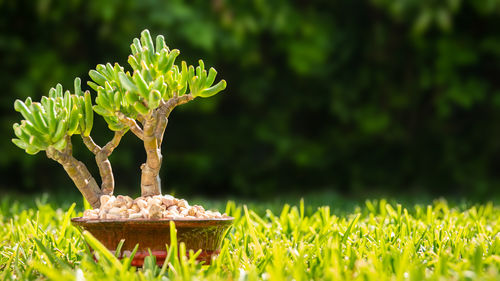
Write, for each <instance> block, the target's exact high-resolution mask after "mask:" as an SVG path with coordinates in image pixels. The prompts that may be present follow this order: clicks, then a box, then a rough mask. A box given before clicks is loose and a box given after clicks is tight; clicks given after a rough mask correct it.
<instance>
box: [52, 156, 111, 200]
mask: <svg viewBox="0 0 500 281" xmlns="http://www.w3.org/2000/svg"><path fill="white" fill-rule="evenodd" d="M47 156H48V157H49V158H51V159H54V160H55V161H57V162H59V164H61V165H62V166H63V168H64V170H65V171H66V173H68V175H69V177H70V178H71V179H72V180H73V182H74V183H75V185H76V187H77V188H78V190H80V192H81V193H82V195H83V197H85V199H86V200H87V201H88V202H89V204H90V205H91V206H92V208H94V209H95V208H99V206H100V204H101V202H100V201H99V198H100V197H101V195H102V193H101V190H100V188H99V185H98V184H97V182H96V181H95V179H94V178H93V177H92V175H91V174H90V172H89V171H88V169H87V167H85V164H83V163H82V162H80V161H78V160H76V159H75V158H74V157H73V156H72V155H70V154H66V153H62V152H59V151H57V150H56V149H54V148H52V147H49V149H47Z"/></svg>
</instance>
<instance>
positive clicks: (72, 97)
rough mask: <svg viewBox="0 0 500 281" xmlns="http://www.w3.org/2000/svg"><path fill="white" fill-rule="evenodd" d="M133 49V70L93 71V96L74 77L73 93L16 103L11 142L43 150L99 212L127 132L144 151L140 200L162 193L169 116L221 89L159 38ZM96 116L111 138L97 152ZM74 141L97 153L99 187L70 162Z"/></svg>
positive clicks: (144, 39)
mask: <svg viewBox="0 0 500 281" xmlns="http://www.w3.org/2000/svg"><path fill="white" fill-rule="evenodd" d="M131 50H132V54H131V55H130V56H129V58H128V63H129V64H130V66H131V68H132V69H131V70H130V71H126V70H125V69H124V68H123V67H122V66H120V65H119V64H117V63H115V64H114V65H112V64H110V63H108V64H106V65H98V66H97V67H96V69H95V70H90V72H89V75H90V77H91V79H92V80H93V81H89V82H88V85H89V86H90V87H91V88H92V89H93V90H94V93H93V94H91V92H90V91H85V92H83V91H82V89H81V81H80V79H79V78H76V79H75V82H74V90H73V92H70V91H68V90H67V91H63V88H62V86H61V85H60V84H58V85H57V86H56V87H55V88H52V89H50V91H49V94H48V96H43V97H42V98H41V101H40V102H34V101H32V99H31V98H27V99H26V100H25V101H24V102H23V101H21V100H16V101H15V103H14V108H15V110H16V111H18V112H20V113H21V115H22V116H23V118H24V119H23V120H21V121H20V123H16V124H14V126H13V127H14V133H15V135H16V137H17V138H14V139H13V140H12V142H13V143H14V144H15V145H17V146H18V147H20V148H22V149H24V150H25V151H26V152H27V153H28V154H36V153H38V152H40V151H45V153H46V154H47V157H49V158H51V159H53V160H55V161H57V162H58V163H59V164H61V165H62V166H63V168H64V169H65V171H66V172H67V173H68V175H69V176H70V178H71V179H72V180H73V182H74V183H75V185H76V187H77V188H78V189H79V190H80V192H81V193H82V195H83V196H84V197H85V199H86V200H87V201H88V202H89V203H90V205H91V206H92V207H93V208H99V207H100V205H101V201H102V200H100V198H101V196H102V195H112V194H113V190H114V186H115V182H114V177H113V171H112V168H111V163H110V161H109V159H108V157H109V156H110V155H111V153H112V152H113V150H114V149H115V148H116V147H117V146H118V144H119V143H120V140H121V138H122V137H123V135H124V134H125V133H127V132H128V131H131V132H132V133H133V134H134V135H135V136H137V138H139V139H140V140H141V141H142V142H143V143H144V149H145V152H146V162H145V163H144V164H142V165H141V195H142V196H143V197H148V196H155V195H160V194H161V181H160V177H159V172H160V168H161V164H162V154H161V144H162V140H163V137H164V133H165V129H166V127H167V123H168V118H169V116H170V113H171V112H172V110H173V109H174V108H175V107H176V106H178V105H181V104H184V103H187V102H189V101H191V100H193V99H195V98H197V97H202V98H207V97H211V96H213V95H215V94H217V93H219V92H220V91H222V90H224V89H225V88H226V82H225V81H224V80H221V81H219V82H218V83H216V84H215V85H214V82H215V77H216V75H217V71H216V70H215V69H214V68H210V69H209V70H208V71H207V70H206V69H205V66H204V63H203V61H202V60H200V61H199V65H198V66H196V67H194V66H192V65H189V66H188V65H187V63H186V62H185V61H182V62H181V63H180V64H176V63H175V60H176V58H177V56H179V54H180V52H179V50H177V49H173V50H170V49H169V48H168V47H167V45H166V44H165V39H164V37H163V36H161V35H159V36H157V37H156V42H155V43H154V42H153V40H152V38H151V35H150V33H149V31H148V30H144V31H143V32H142V33H141V38H140V40H139V39H137V38H135V39H134V40H133V44H132V45H131ZM92 95H94V96H95V104H94V103H92ZM94 112H95V113H97V114H98V115H100V116H102V117H103V118H104V120H105V121H106V123H107V125H108V127H109V129H110V130H112V131H113V132H114V136H113V138H112V139H111V140H110V141H109V142H108V143H106V144H105V145H104V146H102V147H101V146H99V145H97V144H96V143H95V142H94V140H93V139H92V137H91V135H90V133H91V131H92V125H93V120H94ZM73 135H79V136H80V137H81V138H82V140H83V143H84V144H85V145H86V147H87V148H88V149H89V150H90V151H91V152H92V153H93V154H94V155H95V160H96V164H97V166H98V168H99V174H100V177H101V185H100V186H99V185H98V183H97V182H96V180H95V178H94V177H93V176H92V175H91V174H90V172H89V170H88V169H87V167H86V166H85V164H84V163H82V162H81V161H78V160H77V159H76V158H75V157H74V156H73V153H72V136H73Z"/></svg>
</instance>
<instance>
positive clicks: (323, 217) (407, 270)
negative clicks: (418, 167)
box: [0, 200, 500, 281]
mask: <svg viewBox="0 0 500 281" xmlns="http://www.w3.org/2000/svg"><path fill="white" fill-rule="evenodd" d="M20 206H22V205H20V204H19V203H12V202H9V203H8V204H7V203H5V200H4V202H3V204H2V205H1V206H0V237H1V238H0V241H1V244H0V269H1V273H0V279H2V280H18V279H23V280H37V279H42V280H45V279H51V280H190V279H197V280H221V279H224V280H257V279H265V280H273V281H274V280H377V281H379V280H425V279H429V280H499V279H500V273H499V269H500V234H499V232H500V208H499V207H498V206H495V205H494V204H493V203H488V204H483V205H465V204H461V205H457V206H453V207H452V206H451V205H450V204H448V203H447V202H445V201H443V200H438V201H434V202H433V203H432V204H431V205H412V206H402V205H398V204H389V203H387V202H386V201H385V200H374V201H367V202H366V203H365V204H364V205H362V206H360V207H357V208H354V209H353V210H351V211H349V212H348V213H347V214H334V213H332V211H331V210H330V208H329V207H327V206H325V207H320V208H317V209H311V208H310V207H308V204H307V202H306V203H305V204H303V203H301V204H298V206H293V207H292V206H289V205H284V206H282V207H280V208H279V209H281V211H280V212H272V211H270V210H268V211H267V212H266V211H259V214H258V213H256V212H254V211H252V207H250V208H246V207H244V206H240V205H236V204H234V203H232V202H229V203H228V204H227V206H226V211H227V212H228V213H229V214H230V215H232V216H234V217H235V218H236V219H235V224H234V227H233V228H232V229H231V231H230V232H229V234H228V235H227V237H226V239H225V240H224V242H223V245H222V249H221V253H220V255H219V256H218V257H217V258H216V259H215V260H214V261H213V262H212V265H210V266H206V265H202V264H199V263H196V262H195V259H194V257H193V256H192V255H191V256H190V255H189V254H188V255H187V256H186V255H182V254H181V257H180V258H178V255H177V254H175V253H176V252H179V253H184V252H185V249H184V248H183V247H184V245H183V244H180V245H175V246H174V247H170V256H169V257H168V258H167V260H168V261H169V266H164V267H158V266H156V264H155V262H154V260H153V258H148V259H147V260H146V265H145V267H144V268H143V269H142V270H136V269H135V268H134V267H131V266H130V259H124V260H118V259H116V258H115V257H114V256H113V255H112V254H111V253H110V252H108V251H106V250H105V249H104V248H103V247H102V245H100V243H99V242H98V241H96V240H95V239H93V237H92V236H91V235H89V234H88V233H83V234H82V233H80V232H79V231H78V230H77V229H76V228H74V227H72V226H71V224H70V222H69V219H70V218H71V217H74V216H78V215H81V212H79V211H78V212H77V211H75V210H74V209H73V206H72V207H70V208H69V209H67V210H64V211H63V210H61V209H53V207H51V205H50V204H47V203H40V202H39V203H38V204H36V207H33V208H29V207H28V208H23V207H20ZM275 209H276V208H275ZM85 241H86V242H87V243H85ZM87 244H88V245H90V246H91V248H93V249H95V251H96V252H97V253H98V255H99V256H100V261H99V263H96V262H95V261H94V259H93V256H92V254H91V253H90V249H89V248H87V246H86V245H87Z"/></svg>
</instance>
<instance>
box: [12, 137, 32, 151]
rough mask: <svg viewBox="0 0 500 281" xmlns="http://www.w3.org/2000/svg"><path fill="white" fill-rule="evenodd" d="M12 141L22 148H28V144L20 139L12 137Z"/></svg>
mask: <svg viewBox="0 0 500 281" xmlns="http://www.w3.org/2000/svg"><path fill="white" fill-rule="evenodd" d="M12 142H13V143H14V144H15V145H16V146H18V147H19V148H21V149H26V148H27V147H28V144H27V143H25V142H24V141H22V140H20V139H12Z"/></svg>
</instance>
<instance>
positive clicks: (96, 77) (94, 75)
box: [89, 69, 106, 86]
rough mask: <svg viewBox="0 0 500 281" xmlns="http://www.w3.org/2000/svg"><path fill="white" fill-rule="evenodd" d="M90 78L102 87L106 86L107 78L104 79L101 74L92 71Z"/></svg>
mask: <svg viewBox="0 0 500 281" xmlns="http://www.w3.org/2000/svg"><path fill="white" fill-rule="evenodd" d="M89 76H90V78H92V80H94V82H96V83H97V84H98V85H100V86H104V83H106V77H104V76H103V75H102V74H101V73H99V72H97V71H96V70H93V69H92V70H91V71H89Z"/></svg>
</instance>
